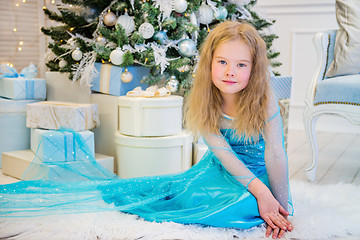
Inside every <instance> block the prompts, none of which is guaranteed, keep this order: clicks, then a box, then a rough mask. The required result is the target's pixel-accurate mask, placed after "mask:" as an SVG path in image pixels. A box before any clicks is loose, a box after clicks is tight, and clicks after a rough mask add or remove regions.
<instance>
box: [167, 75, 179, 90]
mask: <svg viewBox="0 0 360 240" xmlns="http://www.w3.org/2000/svg"><path fill="white" fill-rule="evenodd" d="M165 88H166V89H167V90H169V91H170V92H172V93H174V92H176V91H177V90H178V88H179V81H178V80H177V79H176V77H175V76H171V77H170V79H169V81H167V82H166V85H165Z"/></svg>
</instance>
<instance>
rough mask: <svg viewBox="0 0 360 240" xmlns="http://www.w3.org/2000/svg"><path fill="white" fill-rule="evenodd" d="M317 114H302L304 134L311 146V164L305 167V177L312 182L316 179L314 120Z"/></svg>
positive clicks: (316, 147) (316, 154)
mask: <svg viewBox="0 0 360 240" xmlns="http://www.w3.org/2000/svg"><path fill="white" fill-rule="evenodd" d="M317 119H318V116H313V115H311V114H305V115H304V126H305V134H306V136H307V139H308V141H309V143H310V148H311V164H310V166H309V167H308V168H307V169H305V174H306V177H307V179H308V180H309V181H311V182H313V181H315V179H316V170H317V165H318V152H319V149H318V145H317V141H316V129H315V126H316V121H317Z"/></svg>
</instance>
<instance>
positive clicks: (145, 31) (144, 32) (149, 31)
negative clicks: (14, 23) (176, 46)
mask: <svg viewBox="0 0 360 240" xmlns="http://www.w3.org/2000/svg"><path fill="white" fill-rule="evenodd" d="M139 33H140V34H141V36H142V37H143V38H145V39H149V38H151V37H152V36H153V35H154V27H153V25H151V24H150V23H143V24H141V25H140V27H139Z"/></svg>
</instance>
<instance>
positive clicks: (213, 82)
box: [0, 21, 292, 238]
mask: <svg viewBox="0 0 360 240" xmlns="http://www.w3.org/2000/svg"><path fill="white" fill-rule="evenodd" d="M268 65H269V63H268V59H267V57H266V48H265V43H264V41H263V40H262V38H261V37H260V35H259V34H258V33H257V31H256V30H255V29H254V28H253V27H252V26H251V25H250V24H248V23H239V22H232V21H228V22H223V23H221V24H219V25H218V26H217V27H216V28H215V29H213V30H212V31H211V32H210V34H209V35H208V37H207V39H206V41H205V43H204V45H203V47H202V49H201V55H200V62H199V65H198V67H197V72H196V77H195V79H194V83H193V87H192V90H191V92H190V95H189V96H188V97H187V102H186V106H185V122H186V126H187V127H188V128H189V129H190V130H192V131H193V132H194V133H195V134H201V135H202V136H203V138H204V140H205V142H206V143H207V145H208V147H209V151H207V153H206V154H205V155H204V156H203V158H202V159H201V161H200V162H199V163H197V164H195V165H194V166H193V167H191V168H190V169H189V170H187V171H184V172H181V173H176V174H168V175H162V176H150V177H141V178H133V179H118V178H116V176H114V175H112V173H107V172H106V170H104V169H102V168H101V166H99V164H97V163H96V161H95V160H94V159H93V157H91V155H89V154H87V153H88V151H86V148H84V149H80V150H82V151H79V152H77V154H76V156H77V158H78V159H77V162H76V164H66V163H64V164H63V165H60V164H59V165H58V166H57V173H59V176H62V175H63V174H62V173H61V170H62V169H63V170H64V173H66V176H67V178H60V177H57V179H56V181H52V180H32V181H23V182H18V183H14V184H9V185H2V186H0V217H1V218H4V217H15V216H19V217H28V216H39V215H40V216H41V215H46V214H55V213H78V212H94V211H111V210H118V211H123V212H127V213H131V214H136V215H139V216H140V217H142V218H143V219H145V220H148V221H156V222H166V221H173V222H177V223H183V224H201V225H207V226H215V227H230V228H240V229H247V228H251V227H254V226H258V225H260V224H262V223H264V221H265V222H266V223H267V224H268V226H267V230H266V236H270V235H271V234H272V237H273V238H280V237H282V236H283V234H284V233H285V231H291V230H292V226H291V224H290V222H289V221H288V220H287V216H288V214H289V212H292V209H291V198H290V193H289V183H288V166H287V156H286V152H285V149H284V143H283V135H282V125H281V117H280V112H279V106H278V104H277V100H276V98H275V97H274V96H273V94H272V93H271V90H270V88H269V83H268V82H269V73H268V70H267V69H268ZM72 133H73V135H74V139H75V140H76V141H77V142H78V144H77V145H79V146H83V147H84V146H85V144H84V143H82V139H81V138H80V136H79V135H78V134H77V133H76V132H72ZM129 161H131V160H129ZM144 161H146V159H144ZM30 167H31V166H30ZM35 170H36V171H39V172H44V171H40V170H42V169H35ZM28 172H30V173H31V172H32V169H31V168H29V169H28ZM45 172H46V171H45ZM35 175H36V173H35ZM70 178H71V180H72V181H70ZM85 179H88V180H91V181H86V180H85ZM74 180H78V181H74ZM0 237H1V236H0Z"/></svg>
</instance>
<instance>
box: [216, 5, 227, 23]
mask: <svg viewBox="0 0 360 240" xmlns="http://www.w3.org/2000/svg"><path fill="white" fill-rule="evenodd" d="M218 9H219V11H217V12H215V14H214V15H215V18H216V19H218V20H224V19H225V18H226V17H227V15H228V11H227V9H226V7H224V6H220V7H219V8H218Z"/></svg>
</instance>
